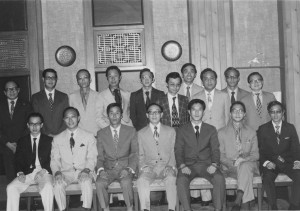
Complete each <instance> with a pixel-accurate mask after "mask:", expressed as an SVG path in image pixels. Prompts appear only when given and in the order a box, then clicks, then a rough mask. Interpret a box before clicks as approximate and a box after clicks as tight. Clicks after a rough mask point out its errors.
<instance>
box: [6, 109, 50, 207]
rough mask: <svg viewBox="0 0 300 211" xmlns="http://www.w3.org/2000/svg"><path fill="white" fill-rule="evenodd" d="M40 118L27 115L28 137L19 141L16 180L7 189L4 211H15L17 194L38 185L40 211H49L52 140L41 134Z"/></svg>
mask: <svg viewBox="0 0 300 211" xmlns="http://www.w3.org/2000/svg"><path fill="white" fill-rule="evenodd" d="M43 122H44V121H43V117H42V115H41V114H39V113H31V114H30V115H29V117H28V120H27V127H28V129H29V131H30V134H28V135H26V136H23V137H22V138H20V139H19V141H18V145H17V150H16V154H15V158H16V160H15V161H16V170H17V172H18V173H17V178H16V179H14V180H13V181H12V182H11V183H10V184H8V186H7V190H6V191H7V205H6V210H7V211H18V210H19V200H20V193H22V192H24V191H25V190H26V189H27V188H28V186H29V185H31V184H38V187H39V192H40V194H41V197H42V202H43V205H44V210H46V211H52V207H53V187H52V175H51V169H50V153H51V144H52V137H49V136H46V135H44V134H41V128H42V127H43Z"/></svg>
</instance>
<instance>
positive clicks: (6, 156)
mask: <svg viewBox="0 0 300 211" xmlns="http://www.w3.org/2000/svg"><path fill="white" fill-rule="evenodd" d="M0 147H3V149H2V150H1V153H2V160H3V165H4V169H5V175H6V179H7V182H8V183H9V182H11V181H13V180H14V179H15V177H16V176H17V175H16V169H15V155H14V153H13V151H11V150H10V149H9V148H8V147H7V146H3V145H1V146H0Z"/></svg>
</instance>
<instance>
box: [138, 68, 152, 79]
mask: <svg viewBox="0 0 300 211" xmlns="http://www.w3.org/2000/svg"><path fill="white" fill-rule="evenodd" d="M145 72H149V73H150V74H151V77H152V79H153V78H154V74H153V72H151V70H150V69H149V68H144V69H142V70H141V71H140V79H142V75H143V73H145Z"/></svg>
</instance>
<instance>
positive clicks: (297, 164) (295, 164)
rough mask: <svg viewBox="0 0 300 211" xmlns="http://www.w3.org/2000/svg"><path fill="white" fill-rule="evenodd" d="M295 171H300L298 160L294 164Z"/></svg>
mask: <svg viewBox="0 0 300 211" xmlns="http://www.w3.org/2000/svg"><path fill="white" fill-rule="evenodd" d="M293 169H300V161H298V160H296V161H295V162H294V166H293Z"/></svg>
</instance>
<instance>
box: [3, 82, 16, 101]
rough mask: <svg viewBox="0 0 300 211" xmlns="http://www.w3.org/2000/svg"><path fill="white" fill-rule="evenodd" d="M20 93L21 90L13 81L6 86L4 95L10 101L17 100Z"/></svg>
mask: <svg viewBox="0 0 300 211" xmlns="http://www.w3.org/2000/svg"><path fill="white" fill-rule="evenodd" d="M19 92H20V88H18V86H17V84H16V83H15V82H13V81H9V82H7V83H6V85H5V90H4V94H5V95H6V97H7V98H8V99H10V100H15V99H16V98H17V97H18V95H19Z"/></svg>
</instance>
